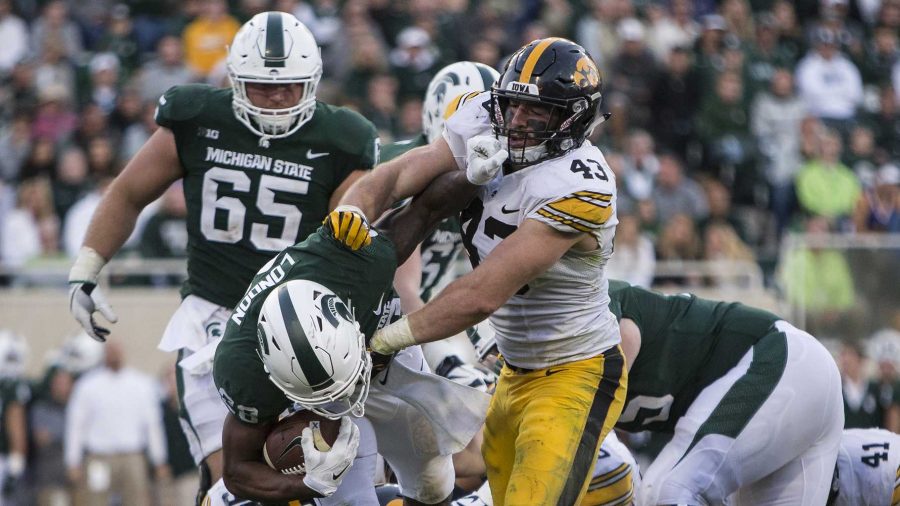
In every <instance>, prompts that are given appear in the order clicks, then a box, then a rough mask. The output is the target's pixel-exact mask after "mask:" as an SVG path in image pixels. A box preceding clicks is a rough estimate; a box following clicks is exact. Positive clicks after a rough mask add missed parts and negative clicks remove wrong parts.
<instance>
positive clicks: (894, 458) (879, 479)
mask: <svg viewBox="0 0 900 506" xmlns="http://www.w3.org/2000/svg"><path fill="white" fill-rule="evenodd" d="M837 470H838V479H839V480H840V481H839V485H838V496H837V500H835V502H834V506H887V505H896V504H898V503H900V489H898V485H900V481H898V477H900V475H898V473H900V435H897V434H894V433H893V432H889V431H886V430H883V429H846V430H844V435H843V436H842V437H841V451H840V453H838V460H837Z"/></svg>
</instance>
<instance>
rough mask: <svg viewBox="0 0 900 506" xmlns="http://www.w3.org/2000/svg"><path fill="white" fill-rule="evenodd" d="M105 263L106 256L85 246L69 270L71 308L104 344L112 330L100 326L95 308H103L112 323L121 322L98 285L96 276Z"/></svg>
mask: <svg viewBox="0 0 900 506" xmlns="http://www.w3.org/2000/svg"><path fill="white" fill-rule="evenodd" d="M104 265H106V259H105V258H103V257H102V256H100V254H99V253H97V252H96V251H94V249H93V248H89V247H87V246H82V247H81V250H80V251H79V252H78V256H77V257H76V258H75V263H74V264H72V270H70V271H69V287H70V288H69V311H70V312H71V313H72V316H74V317H75V319H76V320H78V323H80V324H81V326H82V327H83V328H84V331H85V332H87V334H88V335H89V336H91V337H93V338H94V339H95V340H97V341H100V342H101V343H102V342H104V341H106V336H108V335H109V329H106V328H103V327H99V326H97V324H96V323H95V322H94V311H100V314H102V315H103V317H104V318H106V319H107V320H108V321H109V322H110V323H116V322H117V321H119V318H118V317H117V316H116V313H113V310H112V307H110V305H109V303H107V302H106V297H104V296H103V292H101V291H100V290H99V289H98V288H97V276H98V275H99V274H100V270H101V269H102V268H103V266H104Z"/></svg>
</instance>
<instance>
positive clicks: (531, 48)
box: [491, 37, 604, 168]
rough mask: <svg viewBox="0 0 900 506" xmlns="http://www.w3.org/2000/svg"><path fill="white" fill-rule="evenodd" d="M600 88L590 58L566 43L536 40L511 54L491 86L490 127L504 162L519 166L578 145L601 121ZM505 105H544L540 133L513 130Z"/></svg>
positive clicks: (562, 40) (549, 156) (596, 70)
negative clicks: (506, 156)
mask: <svg viewBox="0 0 900 506" xmlns="http://www.w3.org/2000/svg"><path fill="white" fill-rule="evenodd" d="M602 86H603V82H602V79H601V77H600V71H599V70H598V69H597V65H596V63H594V60H593V59H592V58H591V56H590V55H589V54H588V53H587V51H585V50H584V48H583V47H581V46H579V45H578V44H576V43H574V42H572V41H570V40H567V39H562V38H558V37H550V38H546V39H538V40H535V41H532V42H531V43H529V44H528V45H526V46H524V47H522V48H521V49H519V50H518V51H516V52H515V53H514V54H513V55H512V57H510V59H509V62H507V64H506V67H505V68H504V69H503V73H502V74H501V76H500V79H499V80H498V81H497V82H496V83H495V84H494V86H493V87H492V88H491V125H492V126H493V132H494V135H495V136H496V137H497V138H498V139H500V140H501V142H502V141H504V140H505V141H506V144H507V151H509V163H510V164H511V165H512V166H513V167H514V168H521V167H524V166H526V165H531V164H534V163H537V162H540V161H542V160H547V159H550V158H556V157H558V156H561V155H563V154H565V153H567V152H569V151H571V150H573V149H575V148H578V147H579V146H581V144H582V143H583V142H584V139H585V138H587V136H588V135H590V133H591V131H592V130H593V129H594V127H595V126H597V125H598V124H600V123H601V122H602V121H603V119H604V116H603V115H602V114H601V113H600V103H601V101H602V95H601V93H600V91H601V88H602ZM510 101H516V102H518V103H524V104H532V105H536V106H539V107H546V108H547V109H548V110H549V112H550V115H549V120H548V121H547V123H546V124H545V125H544V127H543V129H532V128H513V127H512V126H511V125H510V124H509V122H510V121H511V120H512V114H510V113H509V110H508V109H509V104H510ZM510 139H517V141H516V142H513V143H510ZM525 139H528V142H523V141H524V140H525ZM535 141H539V142H537V143H535ZM528 144H532V145H530V146H529V145H528ZM535 144H536V145H535Z"/></svg>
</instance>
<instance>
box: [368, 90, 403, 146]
mask: <svg viewBox="0 0 900 506" xmlns="http://www.w3.org/2000/svg"><path fill="white" fill-rule="evenodd" d="M398 88H399V85H398V83H397V79H396V78H395V77H394V76H393V75H391V74H382V75H379V76H374V77H372V79H370V80H369V86H368V92H367V95H366V102H365V104H364V105H363V107H362V114H363V116H365V117H366V118H367V119H368V120H369V121H371V122H372V123H373V124H375V128H377V129H378V134H379V136H380V137H381V139H382V142H385V139H391V138H393V134H392V132H393V131H394V121H395V117H396V114H397V90H398Z"/></svg>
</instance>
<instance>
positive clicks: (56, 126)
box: [31, 84, 78, 144]
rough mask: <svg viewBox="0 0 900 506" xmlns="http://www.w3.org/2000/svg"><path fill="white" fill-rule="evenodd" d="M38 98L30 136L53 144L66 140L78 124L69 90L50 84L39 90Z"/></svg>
mask: <svg viewBox="0 0 900 506" xmlns="http://www.w3.org/2000/svg"><path fill="white" fill-rule="evenodd" d="M39 99H40V102H39V104H38V108H37V111H36V112H35V116H34V121H33V122H32V126H31V135H32V137H36V138H41V139H47V140H49V141H51V142H53V143H54V144H59V143H63V142H65V141H67V140H68V139H69V138H70V136H71V135H72V132H74V131H75V128H76V127H77V126H78V116H77V115H76V114H75V112H74V111H73V107H72V97H71V95H70V94H69V91H68V90H66V88H65V87H64V86H63V85H62V84H51V85H48V86H47V87H45V88H44V89H42V90H41V93H40V96H39Z"/></svg>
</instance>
